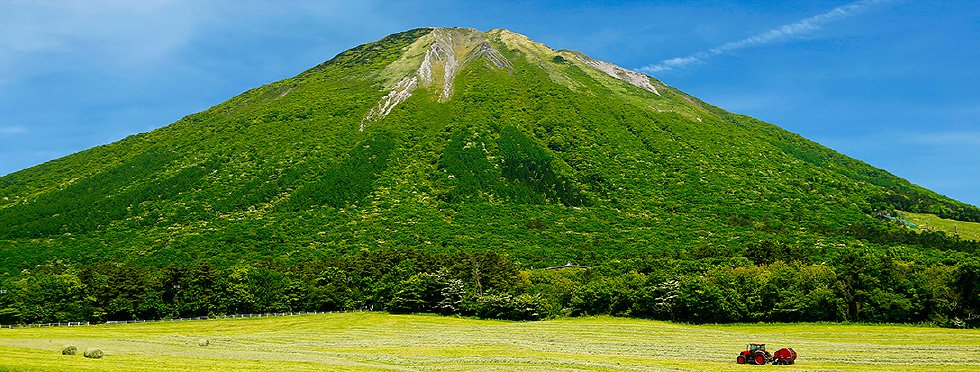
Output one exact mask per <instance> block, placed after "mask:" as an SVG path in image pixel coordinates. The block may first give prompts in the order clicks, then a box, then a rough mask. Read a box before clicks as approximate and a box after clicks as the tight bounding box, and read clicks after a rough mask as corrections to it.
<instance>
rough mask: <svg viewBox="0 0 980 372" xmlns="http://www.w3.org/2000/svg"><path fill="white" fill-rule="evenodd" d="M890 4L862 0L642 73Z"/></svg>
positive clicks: (800, 31)
mask: <svg viewBox="0 0 980 372" xmlns="http://www.w3.org/2000/svg"><path fill="white" fill-rule="evenodd" d="M887 1H889V0H861V1H857V2H853V3H850V4H847V5H842V6H839V7H836V8H834V9H831V10H830V11H828V12H826V13H823V14H819V15H815V16H813V17H810V18H806V19H803V20H801V21H799V22H796V23H791V24H788V25H783V26H780V27H777V28H774V29H772V30H769V31H766V32H763V33H761V34H758V35H754V36H750V37H747V38H744V39H742V40H738V41H732V42H728V43H725V44H722V45H721V46H718V47H715V48H711V49H708V50H705V51H700V52H697V53H694V54H692V55H689V56H687V57H677V58H671V59H665V60H663V61H660V63H656V64H652V65H648V66H644V67H640V68H639V70H640V71H644V72H649V73H656V72H664V71H669V70H673V69H675V68H679V67H684V66H687V65H689V64H692V63H698V62H703V61H704V60H705V59H708V58H710V57H714V56H717V55H720V54H725V53H728V52H731V51H734V50H738V49H743V48H748V47H752V46H756V45H764V44H769V43H774V42H778V41H781V40H785V39H788V38H790V37H792V36H795V35H799V34H804V33H807V32H812V31H816V30H818V29H820V27H821V26H823V25H825V24H827V23H830V22H833V21H836V20H838V19H842V18H846V17H849V16H852V15H854V14H857V13H858V12H860V11H862V10H865V9H867V8H869V7H871V6H873V5H876V4H879V3H883V2H887Z"/></svg>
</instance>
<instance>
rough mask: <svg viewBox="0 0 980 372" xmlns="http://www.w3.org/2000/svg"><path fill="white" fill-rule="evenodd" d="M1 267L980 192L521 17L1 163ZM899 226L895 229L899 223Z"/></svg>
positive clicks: (568, 241)
mask: <svg viewBox="0 0 980 372" xmlns="http://www.w3.org/2000/svg"><path fill="white" fill-rule="evenodd" d="M0 195H2V197H0V203H2V204H0V221H3V223H2V224H0V239H3V242H2V243H0V246H2V256H0V261H2V262H0V268H3V270H6V271H11V272H13V271H16V270H20V269H22V268H25V267H31V266H33V265H36V264H39V263H42V262H46V261H49V260H53V259H70V260H73V261H77V262H83V263H85V262H98V261H100V260H104V259H105V258H106V257H111V259H112V260H114V261H121V262H137V263H140V264H147V265H167V264H169V263H172V262H175V261H181V262H194V261H212V262H216V263H219V264H220V263H222V262H225V263H229V262H240V261H243V260H244V261H257V260H268V259H274V260H285V261H288V262H294V261H295V262H298V261H302V260H305V259H310V258H316V257H327V256H333V255H337V254H343V253H345V252H354V251H358V250H363V249H367V250H374V249H382V250H383V249H389V248H398V247H413V248H419V249H423V250H428V249H431V250H433V251H436V252H438V251H442V250H463V251H467V250H497V251H503V252H509V254H511V255H512V256H513V257H515V258H517V259H518V260H522V261H525V262H527V263H528V264H539V265H540V264H557V263H564V262H565V261H567V260H576V261H582V262H597V261H600V260H607V259H610V258H626V257H633V256H637V255H644V254H678V253H677V252H685V251H691V250H699V249H705V248H706V247H710V249H711V250H714V251H716V253H717V254H718V255H724V254H739V252H741V251H742V250H743V249H744V247H745V246H746V244H748V243H752V242H757V241H760V240H774V241H780V242H785V243H793V244H799V245H809V246H818V245H820V244H830V242H846V241H849V240H851V239H854V238H867V237H866V236H864V235H862V234H865V235H866V232H867V231H866V230H867V228H864V227H862V229H860V231H853V230H854V229H852V228H851V227H852V226H854V225H861V224H864V225H868V224H870V225H875V224H878V225H884V223H883V222H877V221H875V220H873V219H872V218H871V215H872V210H874V209H876V208H878V209H903V210H910V211H921V212H928V213H934V214H939V215H941V216H946V217H953V218H959V219H961V220H969V221H980V212H978V210H977V208H975V207H973V206H969V205H966V204H963V203H959V202H956V201H954V200H951V199H949V198H946V197H943V196H940V195H937V194H935V193H933V192H931V191H928V190H926V189H923V188H920V187H918V186H915V185H912V184H910V183H909V182H907V181H905V180H903V179H900V178H898V177H895V176H893V175H891V174H889V173H887V172H885V171H883V170H880V169H877V168H874V167H871V166H869V165H867V164H865V163H862V162H860V161H857V160H854V159H851V158H848V157H846V156H843V155H841V154H838V153H836V152H834V151H832V150H830V149H827V148H825V147H823V146H820V145H819V144H816V143H813V142H811V141H807V140H806V139H804V138H802V137H799V136H797V135H795V134H792V133H788V132H786V131H783V130H781V129H779V128H778V127H776V126H773V125H770V124H766V123H763V122H760V121H757V120H755V119H752V118H749V117H745V116H741V115H735V114H731V113H728V112H726V111H724V110H721V109H719V108H716V107H713V106H710V105H708V104H705V103H703V102H701V101H699V100H697V99H696V98H693V97H690V96H688V95H686V94H684V93H683V92H680V91H677V90H676V89H674V88H671V87H668V86H666V85H664V84H663V83H661V82H659V81H657V80H655V79H651V78H648V77H646V76H643V75H640V74H637V73H634V72H631V71H627V70H623V69H620V68H618V67H616V66H614V65H611V64H608V63H605V62H601V61H595V60H592V59H591V58H589V57H587V56H584V55H582V54H580V53H576V52H570V51H555V50H551V49H549V48H547V47H546V46H544V45H541V44H537V43H535V42H533V41H530V40H528V39H527V38H526V37H523V36H521V35H518V34H514V33H511V32H509V31H506V30H493V31H490V32H486V33H483V32H478V31H475V30H470V29H417V30H412V31H408V32H404V33H400V34H395V35H391V36H389V37H386V38H384V39H382V40H380V41H378V42H375V43H370V44H365V45H362V46H359V47H357V48H354V49H351V50H349V51H346V52H344V53H341V54H340V55H338V56H336V57H335V58H333V59H331V60H330V61H327V62H325V63H323V64H321V65H319V66H316V67H314V68H312V69H310V70H309V71H306V72H303V73H302V74H300V75H298V76H296V77H294V78H290V79H286V80H283V81H279V82H276V83H272V84H269V85H266V86H263V87H259V88H256V89H253V90H250V91H248V92H245V93H243V94H241V95H239V96H238V97H235V98H232V99H231V100H229V101H227V102H224V103H221V104H219V105H217V106H215V107H212V108H211V109H208V110H206V111H204V112H201V113H197V114H194V115H190V116H188V117H185V118H184V119H181V120H180V121H178V122H176V123H173V124H171V125H169V126H166V127H163V128H161V129H158V130H155V131H152V132H149V133H144V134H139V135H135V136H131V137H129V138H126V139H124V140H122V141H119V142H116V143H113V144H110V145H105V146H100V147H97V148H93V149H90V150H86V151H83V152H80V153H77V154H74V155H70V156H67V157H64V158H61V159H58V160H55V161H51V162H48V163H45V164H42V165H40V166H37V167H33V168H30V169H26V170H23V171H20V172H17V173H14V174H11V175H8V176H5V177H3V178H0ZM882 229H886V230H887V229H889V227H882Z"/></svg>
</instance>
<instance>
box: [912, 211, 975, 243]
mask: <svg viewBox="0 0 980 372" xmlns="http://www.w3.org/2000/svg"><path fill="white" fill-rule="evenodd" d="M901 216H902V218H904V219H907V220H909V221H911V222H912V223H914V224H916V225H918V226H919V227H923V228H930V229H933V230H940V231H945V232H946V233H948V234H951V235H959V236H960V237H961V238H963V239H969V240H980V223H976V222H962V221H956V220H948V219H945V218H939V216H936V215H934V214H925V213H911V212H901Z"/></svg>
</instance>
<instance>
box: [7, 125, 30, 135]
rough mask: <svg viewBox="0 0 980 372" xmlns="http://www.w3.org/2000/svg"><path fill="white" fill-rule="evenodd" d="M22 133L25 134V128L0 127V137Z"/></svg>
mask: <svg viewBox="0 0 980 372" xmlns="http://www.w3.org/2000/svg"><path fill="white" fill-rule="evenodd" d="M24 132H27V128H24V127H20V126H7V127H0V135H6V134H20V133H24Z"/></svg>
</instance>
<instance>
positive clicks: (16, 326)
mask: <svg viewBox="0 0 980 372" xmlns="http://www.w3.org/2000/svg"><path fill="white" fill-rule="evenodd" d="M360 311H363V310H340V311H299V312H288V313H262V314H232V315H212V316H197V317H191V318H173V319H157V320H108V321H106V322H105V323H91V322H67V323H39V324H0V328H39V327H78V326H87V325H92V324H132V323H159V322H180V321H186V320H208V319H229V318H256V317H272V316H293V315H316V314H332V313H352V312H360Z"/></svg>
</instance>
